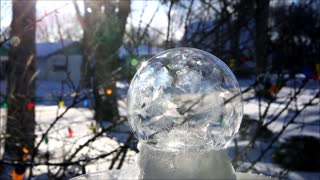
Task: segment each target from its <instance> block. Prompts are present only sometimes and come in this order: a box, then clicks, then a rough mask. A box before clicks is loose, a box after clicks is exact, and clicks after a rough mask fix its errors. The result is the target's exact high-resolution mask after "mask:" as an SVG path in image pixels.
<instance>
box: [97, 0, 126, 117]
mask: <svg viewBox="0 0 320 180" xmlns="http://www.w3.org/2000/svg"><path fill="white" fill-rule="evenodd" d="M105 3H106V4H105V10H104V17H103V18H101V19H102V21H101V22H102V23H101V25H100V26H99V28H98V30H97V33H96V34H95V43H94V44H95V47H96V48H95V51H94V52H95V54H94V57H95V72H94V94H95V101H96V103H95V119H96V120H98V121H99V120H109V121H114V120H116V117H117V116H118V106H117V99H116V97H117V96H116V78H115V75H114V74H112V72H113V71H114V70H116V69H117V64H118V63H117V61H118V50H119V48H120V47H121V45H122V40H123V35H124V32H125V26H126V22H127V17H128V15H129V12H130V1H129V0H126V1H118V2H117V1H105ZM116 9H118V11H116ZM99 10H100V9H99ZM100 12H101V10H100ZM99 15H100V16H101V14H97V16H99Z"/></svg>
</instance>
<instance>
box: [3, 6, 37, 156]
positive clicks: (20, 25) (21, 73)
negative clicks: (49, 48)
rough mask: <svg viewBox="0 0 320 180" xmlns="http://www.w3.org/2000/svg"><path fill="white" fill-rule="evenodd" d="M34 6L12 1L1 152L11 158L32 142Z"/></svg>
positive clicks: (34, 55)
mask: <svg viewBox="0 0 320 180" xmlns="http://www.w3.org/2000/svg"><path fill="white" fill-rule="evenodd" d="M35 8H36V1H35V0H28V1H17V0H15V1H12V13H13V17H12V23H11V29H12V31H11V37H12V43H11V44H12V47H11V48H10V51H9V74H8V88H7V94H8V98H7V102H8V116H7V127H6V139H5V156H6V157H7V158H10V159H12V160H21V158H22V157H21V152H22V148H23V147H26V148H28V150H29V151H32V150H33V146H34V139H35V137H34V131H35V111H34V100H35V99H34V98H35V67H36V64H35V63H36V52H35V27H36V24H35V21H36V11H35V10H36V9H35Z"/></svg>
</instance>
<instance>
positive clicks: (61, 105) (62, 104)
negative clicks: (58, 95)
mask: <svg viewBox="0 0 320 180" xmlns="http://www.w3.org/2000/svg"><path fill="white" fill-rule="evenodd" d="M58 105H59V107H60V108H61V107H63V106H64V101H62V100H61V101H59V103H58Z"/></svg>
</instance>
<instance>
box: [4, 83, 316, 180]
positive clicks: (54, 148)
mask: <svg viewBox="0 0 320 180" xmlns="http://www.w3.org/2000/svg"><path fill="white" fill-rule="evenodd" d="M239 82H240V86H241V88H242V89H244V88H246V87H248V85H250V84H251V83H252V80H240V81H239ZM117 87H118V89H119V90H118V93H119V94H120V96H121V97H122V98H121V99H120V100H119V101H118V105H119V111H120V114H121V115H122V116H125V115H126V110H125V108H126V106H125V94H126V90H127V88H128V84H126V83H123V82H118V83H117ZM5 89H6V85H5V83H4V82H0V91H1V92H2V93H4V92H5ZM318 89H319V81H318V82H316V81H310V83H308V84H307V86H306V88H304V90H303V92H302V93H301V94H302V95H301V96H299V99H298V100H297V101H298V102H299V104H298V107H302V105H303V103H305V102H307V101H308V100H309V99H310V98H311V97H313V96H314V94H315V92H316V91H317V90H318ZM60 92H61V84H60V83H53V82H37V96H40V97H42V100H43V101H42V102H40V101H39V103H37V102H36V104H37V105H36V121H37V124H38V125H37V128H36V135H38V136H37V137H38V138H37V141H38V140H39V138H40V136H41V135H42V133H43V132H44V131H45V130H46V129H47V128H48V127H49V125H50V124H51V122H52V121H53V120H54V119H55V118H56V116H57V115H59V114H60V113H62V112H63V111H64V110H65V107H63V108H60V109H59V108H58V107H57V105H56V104H57V102H58V96H59V94H60ZM72 93H73V92H72V90H71V89H70V88H67V87H65V88H64V95H65V98H66V99H67V100H66V102H65V103H66V105H68V103H69V102H68V96H71V95H72ZM289 93H293V88H292V87H287V88H283V89H282V90H281V91H280V93H279V96H283V97H285V96H287V95H288V94H289ZM251 96H252V93H248V94H245V95H244V99H246V98H248V99H249V100H248V101H246V102H245V103H244V113H245V114H247V115H249V116H250V117H251V118H255V119H258V101H257V100H256V99H250V98H249V97H251ZM69 100H70V99H69ZM316 102H317V103H318V105H315V106H311V107H308V108H307V109H306V110H305V111H303V113H302V114H300V115H299V116H298V117H297V121H296V123H295V124H293V125H290V126H289V127H288V130H287V131H286V133H285V134H284V135H283V136H281V139H282V140H283V139H284V138H285V137H289V136H292V135H302V134H303V135H311V136H315V137H320V133H319V132H320V114H319V113H320V106H319V100H318V101H316ZM263 106H265V103H264V104H263ZM283 106H284V105H283V104H281V103H280V102H277V103H274V104H273V106H271V107H270V112H277V111H279V110H280V109H281V107H283ZM289 108H291V109H292V112H293V110H294V108H295V106H290V107H289ZM292 112H290V111H288V112H285V113H283V114H282V115H281V117H280V118H279V119H280V121H277V122H276V123H273V124H272V126H271V127H270V130H271V131H273V132H274V133H277V132H279V131H280V130H281V128H282V125H283V123H285V122H287V121H288V119H289V118H290V116H292ZM93 113H94V112H93V111H92V110H91V109H90V108H84V107H81V106H79V107H76V108H72V109H70V110H69V111H68V112H67V113H66V114H65V115H64V116H63V118H62V119H60V120H59V121H58V123H57V124H56V125H55V126H54V128H53V129H52V130H51V131H50V133H49V136H48V140H49V141H48V144H46V143H43V144H41V146H40V152H41V153H43V154H44V153H45V152H50V154H51V155H52V156H51V157H50V158H51V159H52V162H62V161H63V159H64V158H66V157H68V155H70V153H72V152H73V151H74V150H75V149H76V148H77V147H78V146H79V145H81V144H83V143H84V142H86V141H87V140H88V139H90V138H91V137H93V136H94V134H93V133H92V132H91V131H90V128H89V127H90V124H91V123H93V124H95V123H96V122H95V121H94V119H93ZM0 117H1V119H0V132H1V134H2V133H3V132H4V130H5V129H4V127H5V121H4V120H5V119H6V110H5V109H3V108H2V109H1V111H0ZM269 118H270V117H269ZM301 123H304V124H305V125H304V126H301ZM68 127H70V128H71V129H72V131H73V137H69V136H68ZM126 131H128V128H126ZM125 136H126V134H121V133H120V132H118V134H112V135H108V134H106V135H105V136H103V137H101V138H98V139H97V140H96V141H94V143H92V144H90V146H89V147H87V148H84V149H83V150H81V152H80V153H78V155H77V156H76V158H75V160H76V159H79V158H83V157H95V156H97V155H99V154H101V153H106V152H110V151H112V150H114V149H116V148H117V147H118V146H119V145H120V143H119V142H118V141H119V138H120V139H121V141H122V142H123V139H122V138H124V137H125ZM117 138H118V139H117ZM2 143H3V142H2ZM2 143H1V146H0V155H2V153H3V144H2ZM247 143H248V141H241V142H239V147H240V148H241V147H244V146H245V145H246V144H247ZM263 146H264V144H263V143H262V142H261V143H260V145H259V147H258V148H255V149H253V150H252V151H251V152H250V157H251V158H254V157H255V156H257V154H258V153H259V151H260V149H259V148H263ZM233 148H234V147H233V146H232V145H231V147H230V152H231V154H232V150H233ZM135 154H136V153H135V152H134V151H129V153H128V154H127V158H126V161H125V164H124V167H125V166H127V165H128V163H130V162H131V163H132V162H133V159H134V156H135ZM112 157H113V156H110V157H108V158H107V160H99V161H95V162H94V163H92V164H91V165H89V166H87V167H86V171H87V173H91V172H97V171H103V170H107V169H108V168H109V164H110V160H111V158H112ZM256 167H257V169H258V170H260V171H261V172H264V173H266V174H269V175H274V174H275V173H276V172H279V171H281V168H280V167H279V166H277V165H275V164H274V163H272V160H271V152H269V153H268V154H267V155H266V156H265V157H264V158H263V159H262V160H261V161H260V162H259V163H258V164H257V166H256ZM47 170H48V169H47V166H37V167H36V168H35V174H42V173H44V172H47ZM51 170H53V171H54V168H52V169H51ZM288 177H289V178H290V179H319V177H320V172H317V173H309V172H290V173H289V176H288Z"/></svg>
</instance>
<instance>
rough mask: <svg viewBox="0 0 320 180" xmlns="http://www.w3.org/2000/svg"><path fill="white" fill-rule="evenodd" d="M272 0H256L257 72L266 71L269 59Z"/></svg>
mask: <svg viewBox="0 0 320 180" xmlns="http://www.w3.org/2000/svg"><path fill="white" fill-rule="evenodd" d="M269 7H270V0H263V1H261V0H256V14H255V33H256V34H255V35H256V36H255V53H256V63H257V64H256V74H260V73H264V72H265V71H266V67H267V60H268V19H269Z"/></svg>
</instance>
